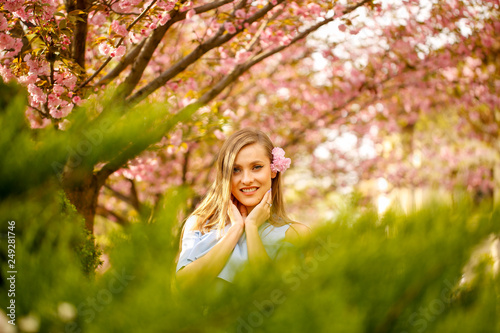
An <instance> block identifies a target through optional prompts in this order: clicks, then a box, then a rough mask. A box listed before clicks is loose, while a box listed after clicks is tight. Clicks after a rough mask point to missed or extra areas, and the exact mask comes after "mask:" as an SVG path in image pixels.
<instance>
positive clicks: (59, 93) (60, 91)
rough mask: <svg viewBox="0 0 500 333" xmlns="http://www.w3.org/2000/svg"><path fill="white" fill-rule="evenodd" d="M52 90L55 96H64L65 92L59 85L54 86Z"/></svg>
mask: <svg viewBox="0 0 500 333" xmlns="http://www.w3.org/2000/svg"><path fill="white" fill-rule="evenodd" d="M52 90H53V91H54V93H55V94H56V95H57V96H61V95H62V94H64V91H65V90H64V87H63V86H61V85H59V84H54V88H53V89H52Z"/></svg>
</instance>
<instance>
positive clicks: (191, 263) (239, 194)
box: [177, 129, 309, 288]
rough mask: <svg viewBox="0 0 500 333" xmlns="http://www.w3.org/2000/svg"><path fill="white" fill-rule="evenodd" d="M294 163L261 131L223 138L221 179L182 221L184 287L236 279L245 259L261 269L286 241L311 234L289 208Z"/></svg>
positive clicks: (219, 166)
mask: <svg viewBox="0 0 500 333" xmlns="http://www.w3.org/2000/svg"><path fill="white" fill-rule="evenodd" d="M290 162H291V161H290V159H289V158H285V156H284V151H283V149H281V148H275V147H273V144H272V142H271V140H270V139H269V137H268V136H267V135H266V134H264V133H263V132H262V131H259V130H254V129H242V130H240V131H238V132H236V133H234V134H233V135H231V136H230V137H229V138H228V139H227V140H226V141H225V142H224V144H223V146H222V148H221V151H220V152H219V156H218V160H217V177H216V179H215V181H214V183H213V184H212V187H211V188H210V190H209V192H208V194H207V195H206V197H205V198H204V199H203V201H202V202H201V203H200V205H199V206H198V208H196V210H195V211H194V212H193V213H192V214H191V216H190V217H189V218H188V219H187V220H186V223H185V225H184V229H183V233H182V237H181V252H180V255H179V260H178V263H177V281H178V284H179V286H180V287H181V288H182V287H189V286H191V285H197V284H198V283H199V282H208V281H213V280H214V279H216V278H220V279H223V280H225V281H228V282H233V280H234V276H235V274H236V273H237V271H238V269H240V268H241V267H242V266H243V265H244V264H245V263H247V262H248V263H249V264H250V266H252V268H254V267H255V268H257V267H258V266H259V265H261V264H263V263H266V262H269V261H270V260H271V258H274V257H275V256H276V255H277V252H278V250H279V248H280V245H281V244H283V241H287V242H290V243H292V244H293V243H295V242H296V241H298V240H300V239H301V238H302V237H303V236H306V235H307V234H308V233H309V228H308V227H307V226H305V225H303V224H300V223H297V222H292V221H291V220H290V219H289V218H288V217H287V214H286V212H285V208H284V204H283V193H282V184H281V177H282V176H281V175H282V173H283V172H284V171H285V170H286V169H287V168H288V167H289V166H290Z"/></svg>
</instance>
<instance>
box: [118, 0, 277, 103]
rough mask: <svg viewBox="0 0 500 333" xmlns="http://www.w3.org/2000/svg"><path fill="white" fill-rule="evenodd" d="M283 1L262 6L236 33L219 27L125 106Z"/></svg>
mask: <svg viewBox="0 0 500 333" xmlns="http://www.w3.org/2000/svg"><path fill="white" fill-rule="evenodd" d="M283 1H284V0H278V1H277V4H276V5H273V4H271V3H268V4H267V5H266V6H264V7H263V8H262V9H260V10H259V11H257V12H256V13H255V14H254V15H253V16H252V17H250V18H248V19H247V20H245V22H244V23H243V24H242V28H241V29H237V30H236V32H234V33H232V34H231V33H227V34H223V33H224V31H225V30H224V25H221V28H220V29H219V30H218V31H217V33H216V34H215V35H214V36H212V37H211V38H210V39H208V40H207V41H206V42H204V43H203V44H200V45H198V46H197V47H196V48H195V49H194V50H193V51H192V52H191V53H190V54H188V55H187V56H185V57H184V58H182V59H181V60H179V61H178V62H177V63H176V64H174V65H173V66H172V67H170V68H169V69H167V70H166V71H164V72H163V73H161V74H160V76H159V77H157V78H156V79H154V80H153V81H151V82H150V83H148V84H147V85H146V86H145V87H143V88H142V89H140V90H139V91H137V92H136V93H135V94H134V95H132V96H131V97H129V98H128V99H127V104H129V105H135V104H137V103H139V102H140V101H142V100H143V99H145V98H146V97H147V96H149V95H150V94H151V93H153V92H154V91H155V90H156V89H158V88H160V87H161V86H163V85H164V84H165V83H167V82H168V81H169V80H171V79H172V78H174V77H175V76H177V75H178V74H179V73H181V72H182V71H184V70H185V69H186V68H187V67H188V66H189V65H191V64H192V63H194V62H195V61H197V60H198V59H200V58H201V57H202V56H203V55H204V54H205V53H207V52H208V51H210V50H212V49H214V48H216V47H218V46H220V45H222V44H224V43H226V42H228V41H229V40H231V39H232V38H233V37H234V36H236V35H237V34H239V33H240V32H241V31H243V26H244V25H245V23H248V24H252V23H253V22H255V21H257V20H259V19H260V18H262V17H263V16H264V15H265V14H267V13H268V12H269V11H270V10H271V9H273V8H274V7H275V6H277V5H279V4H280V3H282V2H283ZM243 2H246V0H243Z"/></svg>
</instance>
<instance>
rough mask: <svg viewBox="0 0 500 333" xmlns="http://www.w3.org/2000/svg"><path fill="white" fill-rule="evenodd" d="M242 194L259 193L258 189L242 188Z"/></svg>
mask: <svg viewBox="0 0 500 333" xmlns="http://www.w3.org/2000/svg"><path fill="white" fill-rule="evenodd" d="M241 191H242V192H255V191H257V188H255V187H254V188H242V189H241Z"/></svg>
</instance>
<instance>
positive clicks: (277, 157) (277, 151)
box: [271, 147, 292, 173]
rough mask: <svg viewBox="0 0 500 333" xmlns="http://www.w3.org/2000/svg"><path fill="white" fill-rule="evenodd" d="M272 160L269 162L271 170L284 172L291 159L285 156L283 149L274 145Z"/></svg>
mask: <svg viewBox="0 0 500 333" xmlns="http://www.w3.org/2000/svg"><path fill="white" fill-rule="evenodd" d="M272 154H273V162H272V163H271V171H273V172H281V173H283V172H285V170H286V169H288V168H289V167H290V164H291V163H292V160H291V159H289V158H286V157H285V151H284V150H283V149H282V148H279V147H274V148H273V150H272Z"/></svg>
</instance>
